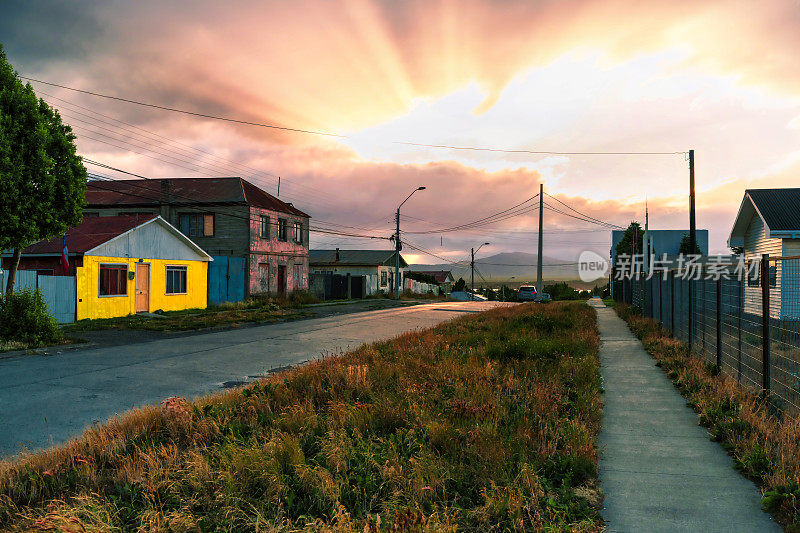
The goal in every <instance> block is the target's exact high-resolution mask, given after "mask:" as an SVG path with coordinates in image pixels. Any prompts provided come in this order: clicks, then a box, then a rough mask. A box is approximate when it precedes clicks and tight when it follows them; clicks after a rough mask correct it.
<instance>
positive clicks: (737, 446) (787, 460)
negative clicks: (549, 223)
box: [615, 303, 800, 532]
mask: <svg viewBox="0 0 800 533" xmlns="http://www.w3.org/2000/svg"><path fill="white" fill-rule="evenodd" d="M615 307H616V311H617V313H618V314H619V316H620V317H621V318H622V319H623V320H625V321H626V322H627V323H628V326H629V327H630V329H631V331H632V332H633V333H634V335H636V336H637V337H638V338H639V339H640V340H641V341H642V344H643V345H644V348H645V349H646V350H647V352H648V353H650V354H651V355H652V356H653V357H654V358H655V359H656V364H657V365H658V366H659V367H661V369H662V370H663V371H664V372H665V373H666V374H667V376H668V377H669V378H670V379H671V380H672V381H673V383H674V384H675V386H676V387H677V388H678V389H679V390H680V392H681V394H682V395H683V396H684V397H685V398H686V399H687V403H688V405H689V406H691V407H692V408H693V409H694V410H695V411H696V412H697V413H698V415H699V423H700V424H701V425H703V426H705V427H707V428H708V431H709V433H710V434H711V440H713V441H716V442H719V443H720V444H721V445H722V446H723V448H725V450H726V451H727V452H728V453H729V454H730V455H731V457H732V458H733V461H734V466H735V468H736V469H737V470H739V471H740V472H741V473H742V474H744V475H745V476H747V477H748V478H750V479H752V480H753V481H754V482H755V483H757V484H758V486H759V487H760V488H761V490H762V493H763V495H764V497H763V499H762V501H761V504H762V506H763V508H764V510H765V511H768V512H770V513H772V515H773V516H774V518H775V520H776V521H777V522H778V523H780V524H781V525H783V526H784V528H785V529H786V531H789V532H800V416H798V415H788V414H784V415H783V416H776V415H775V414H774V413H773V410H772V409H771V406H770V402H769V400H768V399H765V398H764V397H763V396H761V395H760V394H758V393H755V392H753V391H750V390H748V389H746V388H744V387H742V386H741V385H739V384H738V383H736V380H734V379H732V378H730V377H729V376H727V375H725V374H721V373H720V371H719V368H718V367H717V366H716V365H714V364H709V363H706V362H704V361H702V360H700V359H699V358H697V357H693V356H691V355H690V353H689V348H688V346H687V345H686V344H684V343H682V342H680V341H678V340H677V339H675V338H673V337H671V336H670V334H669V333H668V332H667V330H665V329H664V328H663V327H661V325H660V324H659V323H657V322H656V321H654V320H652V319H650V318H647V317H644V316H642V315H641V313H639V312H638V311H637V310H636V309H634V308H633V307H631V306H630V305H627V304H624V303H617V304H616V306H615Z"/></svg>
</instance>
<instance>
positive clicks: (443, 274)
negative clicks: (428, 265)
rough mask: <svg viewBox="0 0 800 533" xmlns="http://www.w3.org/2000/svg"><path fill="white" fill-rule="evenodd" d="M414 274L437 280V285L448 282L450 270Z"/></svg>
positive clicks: (424, 271)
mask: <svg viewBox="0 0 800 533" xmlns="http://www.w3.org/2000/svg"><path fill="white" fill-rule="evenodd" d="M414 272H417V273H419V274H425V275H426V276H431V277H432V278H433V279H435V280H436V283H444V282H445V281H447V276H448V274H450V271H449V270H414Z"/></svg>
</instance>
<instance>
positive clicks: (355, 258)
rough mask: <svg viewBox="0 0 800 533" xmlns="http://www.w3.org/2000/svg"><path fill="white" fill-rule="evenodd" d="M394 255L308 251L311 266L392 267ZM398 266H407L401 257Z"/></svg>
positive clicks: (364, 252) (383, 251)
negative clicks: (337, 256) (337, 255)
mask: <svg viewBox="0 0 800 533" xmlns="http://www.w3.org/2000/svg"><path fill="white" fill-rule="evenodd" d="M337 253H338V254H339V258H338V259H337V258H336V254H337ZM394 254H395V251H394V250H309V252H308V258H309V263H311V264H312V265H345V266H378V265H385V266H394ZM400 266H401V267H407V266H408V263H406V261H405V259H403V256H402V255H401V256H400Z"/></svg>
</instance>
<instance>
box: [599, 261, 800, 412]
mask: <svg viewBox="0 0 800 533" xmlns="http://www.w3.org/2000/svg"><path fill="white" fill-rule="evenodd" d="M766 260H767V261H768V262H767V263H766V264H765V266H764V267H763V269H762V271H761V275H760V277H759V279H758V280H753V279H744V278H743V279H739V278H738V277H737V276H732V277H724V276H723V277H722V278H721V279H719V280H717V279H713V278H712V277H709V276H708V275H707V273H705V272H704V273H702V274H701V276H700V277H699V278H698V279H693V280H688V279H682V278H681V277H680V276H676V275H675V272H670V273H669V275H668V276H667V278H666V279H663V278H662V277H661V276H658V275H657V276H654V277H653V278H651V279H650V280H645V279H639V280H631V279H624V280H617V281H614V297H615V298H616V299H617V300H618V301H622V302H625V303H628V304H630V305H633V306H636V307H637V308H639V309H640V310H641V312H642V314H644V315H645V316H648V317H651V318H653V319H654V320H657V321H659V322H660V323H661V324H662V326H663V327H664V328H665V329H667V330H668V331H670V332H671V333H672V335H673V336H674V337H676V338H677V339H679V340H681V341H683V342H684V343H687V344H689V341H690V340H691V346H692V351H693V353H694V354H695V355H696V356H697V357H700V358H702V359H703V360H704V361H706V362H708V363H711V364H719V366H720V370H721V371H722V373H724V374H726V375H728V376H730V377H732V378H733V379H735V380H737V381H738V382H739V383H740V384H742V385H743V386H745V387H748V388H750V389H751V390H753V391H758V392H766V393H768V394H769V395H770V398H771V399H772V400H773V403H774V405H775V407H777V408H778V409H779V410H791V411H798V410H800V256H797V257H773V258H769V257H768V258H766ZM748 261H749V260H748ZM765 283H766V284H767V286H765V285H764V284H765ZM690 332H691V333H690ZM690 334H691V339H690V338H689V335H690ZM765 334H766V335H768V336H766V338H765Z"/></svg>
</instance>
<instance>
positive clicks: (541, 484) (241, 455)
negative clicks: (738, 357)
mask: <svg viewBox="0 0 800 533" xmlns="http://www.w3.org/2000/svg"><path fill="white" fill-rule="evenodd" d="M598 344H599V339H598V335H597V330H596V327H595V316H594V311H593V310H592V309H590V308H589V307H588V306H586V305H585V304H580V303H564V304H553V305H548V306H533V305H520V306H516V307H510V308H500V309H496V310H492V311H489V312H486V313H481V314H476V315H472V316H469V317H464V318H461V319H458V320H455V321H452V322H449V323H445V324H442V325H440V326H438V327H436V328H433V329H431V330H425V331H421V332H415V333H410V334H406V335H403V336H401V337H398V338H396V339H394V340H392V341H389V342H385V343H379V344H373V345H365V346H363V347H361V348H359V349H357V350H355V351H353V352H350V353H348V354H345V355H343V356H340V357H332V358H326V359H323V360H321V361H319V362H315V363H311V364H308V365H306V366H303V367H301V368H297V369H294V370H291V371H288V372H286V373H283V374H280V375H276V376H273V377H271V378H268V379H265V380H263V381H261V382H259V383H257V384H255V385H252V386H248V387H247V388H244V389H236V390H232V391H228V392H225V393H223V394H218V395H214V396H210V397H206V398H204V399H201V400H199V401H197V402H195V403H189V402H186V401H184V400H182V399H180V398H170V399H168V400H166V401H165V402H164V403H163V405H162V406H160V407H150V408H146V409H141V410H137V411H133V412H131V413H128V414H126V415H124V416H123V417H121V418H119V419H115V420H112V421H110V422H108V423H105V424H103V425H101V426H97V427H94V428H92V429H90V430H88V431H87V432H86V433H85V434H84V435H83V436H82V437H81V438H79V439H77V440H76V441H74V442H72V443H71V444H69V445H67V446H63V447H59V448H55V449H53V450H50V451H47V452H43V453H38V454H33V455H29V456H26V457H22V458H21V459H19V460H15V461H13V462H6V463H4V464H2V465H0V529H4V530H10V531H21V530H63V531H109V530H119V531H134V530H136V531H139V530H144V531H211V530H214V531H217V530H220V531H298V530H313V531H359V532H361V531H367V532H369V531H455V530H463V529H466V530H473V531H522V530H533V531H599V530H600V529H601V528H602V522H601V519H600V516H599V513H598V510H597V506H598V505H599V504H600V500H601V496H600V493H599V491H598V490H597V489H596V481H597V480H596V477H597V450H596V448H595V437H596V435H597V433H598V430H599V425H600V413H601V396H600V382H599V363H598V359H597V348H598Z"/></svg>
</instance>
